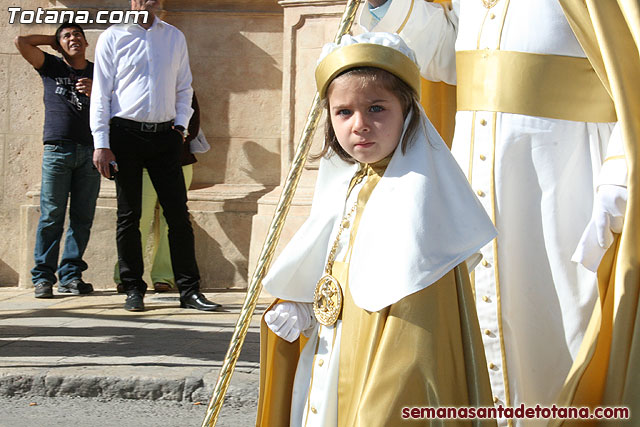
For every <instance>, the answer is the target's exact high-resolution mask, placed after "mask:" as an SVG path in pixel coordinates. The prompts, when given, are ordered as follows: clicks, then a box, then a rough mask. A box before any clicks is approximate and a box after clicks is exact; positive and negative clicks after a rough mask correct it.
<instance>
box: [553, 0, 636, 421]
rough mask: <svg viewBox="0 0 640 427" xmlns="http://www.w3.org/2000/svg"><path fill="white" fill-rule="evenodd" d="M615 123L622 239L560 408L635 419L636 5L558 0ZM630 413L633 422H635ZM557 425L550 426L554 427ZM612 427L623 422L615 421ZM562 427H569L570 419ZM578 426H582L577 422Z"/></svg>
mask: <svg viewBox="0 0 640 427" xmlns="http://www.w3.org/2000/svg"><path fill="white" fill-rule="evenodd" d="M560 3H561V5H562V7H563V9H564V12H565V14H566V16H567V19H568V21H569V23H570V25H571V27H572V29H573V30H574V32H575V34H576V37H577V38H578V40H579V41H580V44H581V46H582V47H583V49H584V51H585V53H586V54H587V57H588V58H589V61H590V62H591V64H592V65H593V68H594V69H595V70H596V72H597V73H598V76H599V77H600V79H601V80H602V82H603V84H604V85H605V87H607V89H608V91H609V93H610V95H611V98H612V99H613V101H614V104H615V107H616V113H617V115H618V118H619V120H620V124H621V128H622V133H623V139H624V146H625V154H626V160H627V167H628V170H629V175H628V187H627V188H628V197H629V198H628V203H627V211H626V215H625V223H624V227H623V230H622V234H621V236H620V238H619V239H617V240H616V242H615V243H614V244H613V245H612V247H611V248H610V250H609V252H608V253H607V254H606V255H605V258H604V259H603V260H602V262H601V264H600V267H599V269H598V285H599V286H598V288H599V289H598V290H599V298H598V301H597V303H596V307H595V309H594V312H593V316H592V318H591V321H590V323H589V327H588V329H587V332H586V333H585V337H584V340H583V343H582V346H581V348H580V352H579V354H578V357H576V360H575V362H574V364H573V367H572V369H571V372H570V373H569V376H568V378H567V381H566V382H565V386H564V388H563V390H562V392H561V395H560V397H559V399H558V405H562V406H569V405H573V406H585V405H588V406H592V407H593V406H603V405H606V406H614V405H615V406H626V407H628V408H629V409H630V411H631V419H630V420H628V421H626V423H627V425H637V424H638V419H640V418H639V417H640V399H639V397H638V396H640V374H639V372H640V369H639V367H640V347H639V346H638V343H639V342H640V325H638V320H639V319H640V313H639V310H638V308H639V304H638V301H639V299H640V245H639V243H638V242H640V215H639V211H640V176H639V175H638V164H640V152H639V151H638V147H639V145H638V140H639V139H640V103H639V102H638V95H637V94H638V91H639V90H640V80H639V79H638V76H639V75H640V60H639V56H638V52H639V46H640V6H639V5H638V2H637V1H628V0H618V1H615V0H561V1H560ZM634 414H635V416H634ZM561 423H562V421H554V422H552V424H553V425H555V424H561ZM615 423H616V425H621V424H623V421H620V420H618V421H615ZM564 424H565V425H568V424H571V422H569V421H567V422H565V423H564ZM581 425H583V424H581Z"/></svg>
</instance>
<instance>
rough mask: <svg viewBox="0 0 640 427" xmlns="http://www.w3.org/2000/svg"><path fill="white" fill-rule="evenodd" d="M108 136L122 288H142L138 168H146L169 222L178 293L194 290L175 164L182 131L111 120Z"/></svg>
mask: <svg viewBox="0 0 640 427" xmlns="http://www.w3.org/2000/svg"><path fill="white" fill-rule="evenodd" d="M109 139H110V143H111V150H112V151H113V154H114V155H115V156H116V162H117V163H118V173H116V179H115V181H116V195H117V201H118V211H117V212H118V213H117V218H118V219H117V228H116V243H117V248H118V262H119V264H120V279H121V280H122V284H123V285H124V289H125V291H127V290H130V289H132V288H134V287H136V288H138V289H139V290H140V291H141V292H142V293H143V294H144V292H145V291H146V289H147V284H146V283H145V282H144V281H143V280H142V274H143V272H144V260H143V255H142V244H141V242H140V215H141V213H142V169H143V168H146V169H147V171H148V172H149V177H150V178H151V182H152V183H153V187H154V189H155V190H156V193H157V194H158V201H159V202H160V205H161V206H162V210H163V211H164V216H165V218H166V220H167V225H168V226H169V249H170V252H171V265H172V267H173V275H174V277H175V280H176V284H177V286H178V290H179V291H180V296H181V297H186V296H189V295H191V294H193V293H194V292H198V291H199V286H200V285H199V282H200V274H199V272H198V265H197V263H196V256H195V247H194V239H193V228H192V227H191V221H190V220H189V212H188V210H187V191H186V189H185V187H184V177H183V175H182V166H181V164H180V156H181V154H182V144H183V143H182V136H181V135H180V133H179V132H177V131H176V130H173V129H169V130H166V131H164V132H142V131H139V130H133V129H129V128H123V127H119V126H118V125H117V124H115V123H113V122H112V124H111V127H110V132H109Z"/></svg>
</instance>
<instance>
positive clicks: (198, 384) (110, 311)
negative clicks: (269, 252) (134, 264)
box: [0, 288, 270, 427]
mask: <svg viewBox="0 0 640 427" xmlns="http://www.w3.org/2000/svg"><path fill="white" fill-rule="evenodd" d="M55 294H56V296H55V298H54V299H50V300H39V299H35V298H33V292H32V291H31V290H23V289H18V288H0V398H1V400H0V412H2V413H3V414H6V415H7V417H8V416H10V415H11V414H12V413H13V414H16V419H24V416H25V415H24V414H35V413H37V412H38V411H41V412H43V413H44V410H43V409H42V408H46V405H51V406H59V405H62V406H63V407H64V405H65V404H66V405H70V406H69V407H74V404H73V403H74V401H73V400H72V399H71V400H70V399H69V398H71V397H83V398H90V400H86V401H85V403H83V404H80V405H77V406H78V410H79V411H80V410H83V408H86V410H84V412H83V414H85V412H87V411H89V412H88V413H90V412H91V411H94V412H95V414H98V413H100V412H101V411H102V410H104V411H107V412H109V413H110V410H108V408H116V409H117V408H118V407H119V406H127V407H128V408H131V409H129V410H127V411H124V413H120V418H119V419H120V420H121V421H122V422H121V423H119V424H118V425H119V426H121V427H126V426H128V425H132V426H134V425H135V426H137V427H142V426H145V425H147V424H143V423H141V422H139V421H135V419H137V418H139V417H138V415H137V412H136V410H134V409H133V408H137V407H140V408H147V409H148V408H153V407H155V408H163V407H164V406H165V405H163V402H164V403H165V404H166V405H173V407H174V408H175V410H176V411H178V408H186V410H187V411H188V414H190V415H194V414H195V415H196V416H195V417H194V418H195V419H198V421H197V422H196V424H193V423H178V424H176V425H199V423H200V422H201V421H202V417H203V416H204V412H205V410H206V404H207V403H208V400H209V398H210V396H211V390H212V388H213V385H214V384H215V381H216V379H217V375H218V370H219V368H220V366H221V364H222V361H223V359H224V356H225V354H226V351H227V347H228V343H229V339H230V337H231V334H232V332H233V328H234V326H235V322H236V320H237V318H238V313H239V311H240V307H241V305H242V302H243V300H244V296H245V294H244V293H242V292H223V293H215V294H213V293H208V294H207V296H208V297H210V299H212V300H214V301H216V302H220V303H222V304H223V305H224V307H225V309H226V310H225V311H224V312H219V313H204V312H198V311H195V310H185V309H180V308H179V303H178V295H177V294H154V293H153V292H151V293H148V294H147V296H146V297H145V305H146V308H147V310H146V311H145V312H142V313H129V312H126V311H125V310H123V309H122V304H123V302H124V298H125V297H124V296H123V295H118V294H116V292H115V291H96V292H95V293H94V294H92V295H89V296H67V295H65V296H62V295H58V294H57V292H55ZM269 300H270V298H269V297H262V298H261V299H260V301H259V305H258V309H257V310H256V314H255V315H254V318H253V321H252V325H251V327H250V329H249V332H248V335H247V339H246V341H245V344H244V347H243V349H242V353H241V355H240V360H239V361H238V364H237V369H236V374H235V375H234V377H233V380H232V383H231V386H230V389H229V392H228V394H227V403H226V404H225V408H224V409H223V415H224V416H225V417H230V418H229V419H227V420H226V421H224V420H223V417H221V419H220V422H219V424H218V425H247V424H246V422H247V418H246V416H247V414H250V417H249V418H248V419H249V420H252V419H253V415H254V414H255V409H256V399H257V389H258V375H259V370H258V365H259V326H258V324H259V314H260V313H261V312H262V311H263V310H264V309H265V308H266V306H267V304H268V302H269ZM45 396H47V397H64V398H65V399H67V400H64V401H60V402H58V403H56V402H55V400H54V401H53V402H52V401H51V400H42V401H41V402H38V398H42V397H45ZM120 399H126V400H120ZM12 402H13V403H12ZM20 402H22V403H20ZM25 402H26V403H27V405H26V406H25V404H24V403H25ZM100 402H101V403H102V405H99V404H97V403H100ZM158 402H159V403H160V405H161V406H156V405H157V403H158ZM198 402H200V403H202V404H201V405H197V403H198ZM31 403H36V405H31V406H29V404H31ZM129 403H131V405H129ZM194 403H196V405H194ZM94 404H97V405H94ZM104 404H106V405H107V406H106V407H105V406H104ZM138 405H139V406H138ZM24 407H26V408H28V409H29V410H28V411H27V412H25V413H23V414H22V415H21V413H20V412H19V409H20V408H24ZM100 408H102V409H100ZM9 409H11V410H9ZM67 412H68V411H67ZM151 412H153V411H151ZM156 412H157V411H156ZM199 412H201V414H200V413H199ZM146 413H149V411H146ZM225 414H226V415H225ZM82 416H84V417H86V414H85V415H82ZM96 416H97V415H96ZM127 416H130V419H131V423H127V422H126V419H127ZM233 417H238V419H237V421H238V423H237V424H234V423H233V422H232V420H233ZM243 417H244V418H243ZM0 418H4V420H8V419H9V418H5V417H4V416H3V417H0ZM142 418H145V417H142ZM146 418H148V417H146ZM74 419H75V420H76V422H73V421H74ZM83 419H84V420H86V419H87V418H82V417H81V416H80V412H78V417H77V418H73V417H72V418H71V419H69V418H67V419H66V424H64V425H69V424H74V425H76V426H82V425H84V424H83V423H82V420H83ZM165 419H166V418H165ZM166 420H167V419H166ZM147 421H151V420H150V419H148V420H147ZM167 421H168V420H167ZM183 421H186V420H183ZM3 422H6V421H0V426H4V425H5V424H3ZM105 422H106V421H105ZM227 422H231V423H230V424H227ZM9 425H11V426H14V425H17V424H9ZM24 425H29V424H24ZM33 425H38V424H33ZM40 425H43V424H40ZM48 425H56V424H48ZM60 425H62V424H60ZM93 425H110V424H93ZM149 425H153V424H149ZM163 425H174V424H170V423H165V424H163Z"/></svg>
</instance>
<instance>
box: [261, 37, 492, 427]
mask: <svg viewBox="0 0 640 427" xmlns="http://www.w3.org/2000/svg"><path fill="white" fill-rule="evenodd" d="M316 83H317V86H318V91H319V93H320V95H321V97H323V99H325V100H326V104H327V126H326V138H325V146H324V149H323V152H322V153H321V154H320V156H321V157H322V158H321V162H320V170H319V174H318V180H317V183H316V190H315V194H314V200H313V204H312V209H311V214H310V216H309V218H308V220H307V221H306V222H305V224H304V225H303V226H302V227H301V229H300V230H299V231H298V233H297V234H296V235H295V236H294V237H293V239H292V240H291V242H290V243H289V244H288V245H287V247H286V248H285V249H284V251H283V252H282V254H281V255H280V257H279V258H278V260H277V261H276V262H275V263H274V265H273V268H272V269H271V271H270V272H269V274H268V275H267V277H265V279H264V286H265V288H266V289H267V290H268V291H269V292H270V293H271V294H272V295H274V296H276V297H277V298H278V300H277V301H276V303H275V304H274V305H272V306H271V307H270V308H269V310H267V312H266V313H265V316H264V319H263V320H264V322H263V323H264V324H263V331H262V334H261V339H262V342H261V385H260V387H261V388H260V402H259V408H258V420H257V425H261V426H288V425H289V426H322V427H327V426H341V427H342V426H345V427H346V426H349V427H350V426H367V427H369V426H396V425H401V424H402V423H404V422H407V424H409V423H413V424H412V425H416V420H415V419H412V416H411V408H415V407H417V408H422V407H461V406H463V407H464V406H473V407H478V406H492V405H493V402H492V398H491V391H490V386H489V378H488V374H487V366H486V361H485V358H484V351H483V347H482V339H481V336H480V330H479V326H478V320H477V316H476V312H475V305H474V301H473V295H472V290H471V286H470V284H469V276H468V271H467V266H466V264H465V260H467V259H468V258H470V257H473V256H474V254H475V253H476V252H477V250H478V249H479V248H480V247H482V246H483V245H484V244H486V243H487V242H488V241H490V240H491V239H493V238H494V237H495V235H496V232H495V229H494V228H493V225H492V224H491V221H490V219H489V218H488V217H487V215H486V214H485V212H484V210H483V208H482V206H481V205H480V203H479V202H478V200H477V199H476V198H475V195H474V194H473V192H472V190H471V189H470V187H469V184H468V182H467V180H466V178H465V177H464V174H463V173H462V171H461V170H460V169H459V167H458V166H457V164H456V162H455V160H454V159H453V157H452V156H451V153H450V152H449V150H448V149H447V147H446V146H445V144H444V143H443V141H442V139H441V138H440V136H439V135H438V133H437V132H436V131H435V129H434V128H433V126H432V125H431V123H430V122H429V120H428V119H427V117H426V115H425V114H424V111H423V110H422V108H421V107H420V104H419V102H418V101H419V99H418V97H419V95H418V94H419V93H420V74H419V71H418V68H417V66H416V65H415V57H414V55H413V52H412V51H411V50H410V49H409V48H408V47H407V46H406V45H405V44H404V42H403V41H402V39H400V38H399V37H398V36H397V35H393V34H387V33H368V34H363V35H360V36H357V37H351V36H344V37H343V38H342V39H341V41H340V43H339V44H334V43H331V44H329V45H327V46H325V48H324V50H323V52H322V55H321V60H320V62H319V64H318V67H317V69H316ZM301 335H304V336H306V337H308V340H306V339H305V338H301ZM303 341H306V344H305V343H304V342H303ZM472 422H473V423H476V424H482V423H483V422H486V423H491V422H492V421H482V420H475V421H469V420H454V421H452V422H450V423H453V424H455V425H461V424H462V425H464V424H465V423H468V424H471V423H472ZM443 423H444V420H442V419H439V420H438V419H422V421H421V422H418V424H422V425H424V424H432V425H439V424H443Z"/></svg>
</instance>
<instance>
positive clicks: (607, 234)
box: [571, 184, 627, 272]
mask: <svg viewBox="0 0 640 427" xmlns="http://www.w3.org/2000/svg"><path fill="white" fill-rule="evenodd" d="M626 208H627V188H626V187H621V186H619V185H609V184H605V185H601V186H600V187H599V188H598V192H597V193H596V197H595V200H594V202H593V214H592V216H591V221H589V224H587V228H586V229H585V230H584V233H583V234H582V238H581V239H580V242H579V243H578V247H577V249H576V251H575V252H574V253H573V257H571V260H572V261H575V262H579V263H580V264H582V265H584V266H585V267H586V268H588V269H589V270H591V271H593V272H595V271H597V270H598V266H599V265H600V261H601V260H602V257H603V256H604V254H605V252H606V251H607V249H609V247H610V246H611V244H612V243H613V233H620V232H621V231H622V225H623V223H624V212H625V210H626Z"/></svg>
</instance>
